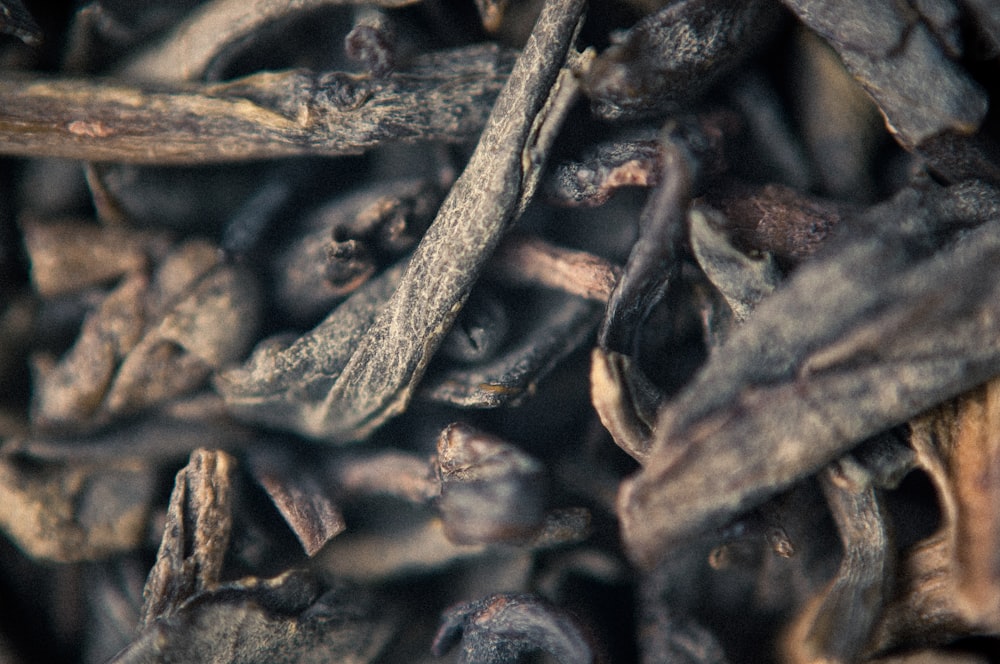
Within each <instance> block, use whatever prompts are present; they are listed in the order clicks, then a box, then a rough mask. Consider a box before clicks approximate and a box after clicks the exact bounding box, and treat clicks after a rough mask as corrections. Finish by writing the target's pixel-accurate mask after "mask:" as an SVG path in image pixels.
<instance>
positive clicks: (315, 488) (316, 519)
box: [250, 450, 347, 557]
mask: <svg viewBox="0 0 1000 664" xmlns="http://www.w3.org/2000/svg"><path fill="white" fill-rule="evenodd" d="M294 462H295V459H294V458H292V457H290V456H289V455H286V454H282V453H280V452H277V451H273V450H269V451H267V452H258V453H255V454H251V456H250V471H251V472H252V473H253V475H254V477H255V478H256V479H257V481H258V482H259V483H260V485H261V486H262V487H264V490H265V491H267V495H268V496H270V497H271V500H272V501H273V502H274V505H275V507H277V508H278V511H279V512H281V516H283V517H284V519H285V521H286V522H287V523H288V525H289V526H291V528H292V531H293V532H294V533H295V536H296V537H298V538H299V542H301V543H302V548H303V549H304V550H305V552H306V555H308V556H310V557H312V556H314V555H316V553H317V552H318V551H319V550H320V549H322V548H323V545H324V544H326V543H327V542H329V541H330V540H331V539H333V538H334V537H336V536H337V535H339V534H340V533H342V532H343V531H344V529H345V528H346V527H347V524H345V523H344V516H343V515H342V514H341V513H340V510H339V509H337V506H336V505H334V503H333V501H331V500H330V498H329V497H328V496H327V494H326V492H325V491H324V489H323V487H322V484H321V482H320V480H319V478H318V477H317V476H316V475H315V474H314V473H313V472H311V471H310V469H309V468H307V467H304V464H295V463H294Z"/></svg>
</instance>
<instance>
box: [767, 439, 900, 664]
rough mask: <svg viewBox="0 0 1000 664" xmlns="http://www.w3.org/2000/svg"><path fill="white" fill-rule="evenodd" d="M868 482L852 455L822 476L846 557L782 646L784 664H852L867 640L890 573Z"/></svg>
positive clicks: (888, 546)
mask: <svg viewBox="0 0 1000 664" xmlns="http://www.w3.org/2000/svg"><path fill="white" fill-rule="evenodd" d="M872 479H873V478H872V476H871V475H870V473H868V471H867V470H866V469H865V468H864V467H863V466H861V465H860V464H859V463H858V462H857V461H855V460H854V459H852V458H851V457H850V456H846V457H843V458H841V459H839V460H837V461H835V462H833V463H832V464H830V465H829V466H827V467H826V468H825V469H824V470H823V472H822V473H821V475H820V480H821V482H822V485H823V491H824V493H825V494H826V498H827V502H828V503H829V505H830V509H831V512H832V513H833V518H834V521H835V522H836V524H837V529H838V531H839V532H840V538H841V543H842V544H843V548H844V554H843V558H842V559H841V562H840V569H839V570H838V571H837V574H836V576H835V577H834V578H833V580H832V581H830V583H829V585H828V586H827V587H826V588H825V589H824V590H823V591H822V592H821V593H820V594H819V595H817V596H816V597H815V598H813V600H812V601H810V602H809V604H808V605H807V606H806V607H805V609H803V610H802V612H801V613H800V614H799V616H798V617H797V618H796V619H795V621H794V622H793V624H792V626H791V628H790V631H789V633H788V635H787V637H786V643H785V654H786V660H787V661H788V662H803V663H806V662H845V663H846V662H856V661H859V658H860V657H861V654H862V652H864V651H865V647H866V644H867V643H868V641H869V639H870V638H871V635H872V630H873V628H874V626H875V624H876V621H877V620H878V618H879V617H880V616H881V613H882V609H883V604H884V603H885V602H886V600H887V599H888V597H889V592H890V582H891V580H892V576H893V568H894V560H893V555H892V543H891V539H890V536H889V533H888V530H887V525H886V522H885V517H884V515H883V510H882V507H881V504H880V502H881V501H880V499H879V496H878V495H877V494H876V492H875V489H874V487H873V485H872Z"/></svg>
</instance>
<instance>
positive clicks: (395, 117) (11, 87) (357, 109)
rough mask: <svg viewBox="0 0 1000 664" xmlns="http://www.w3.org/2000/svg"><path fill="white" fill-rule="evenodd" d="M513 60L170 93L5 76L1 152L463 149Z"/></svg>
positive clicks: (257, 77) (476, 59)
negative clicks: (428, 145)
mask: <svg viewBox="0 0 1000 664" xmlns="http://www.w3.org/2000/svg"><path fill="white" fill-rule="evenodd" d="M511 64H512V54H511V53H510V52H508V51H503V50H501V49H499V48H497V47H496V46H491V45H486V46H481V45H480V46H471V47H467V48H464V49H458V50H455V51H446V52H440V53H432V54H428V55H423V56H420V57H418V58H414V60H413V61H412V62H411V63H410V66H409V67H408V68H407V69H406V70H405V71H398V72H394V73H392V74H390V75H389V76H388V77H386V78H384V79H379V80H378V81H377V82H373V81H372V80H371V79H370V77H368V76H363V75H360V76H355V75H351V74H345V73H342V72H326V73H317V72H312V71H308V70H286V71H276V72H259V73H256V74H251V75H249V76H246V77H244V78H241V79H236V80H233V81H230V82H226V83H220V84H216V85H183V86H181V85H178V86H176V87H175V88H173V89H171V88H169V87H168V88H164V87H162V86H161V87H157V86H155V85H151V84H146V85H139V84H126V83H121V82H117V81H102V82H95V81H90V80H77V79H70V78H28V77H26V76H25V75H17V74H5V75H4V76H3V77H2V78H0V101H2V103H0V153H3V154H8V155H21V156H31V157H42V156H48V157H61V158H66V159H83V160H91V161H115V162H129V163H142V164H157V165H167V164H205V163H218V162H225V161H248V160H257V159H268V158H277V157H291V156H296V155H326V156H337V155H348V154H360V153H362V152H364V151H366V150H369V149H371V148H373V147H376V146H378V145H382V144H384V143H387V142H399V141H402V142H416V141H427V140H441V141H446V142H449V143H461V142H465V141H468V140H470V139H472V138H474V137H475V136H476V135H478V134H479V132H480V130H481V129H482V128H483V124H484V123H485V121H486V118H487V114H488V112H489V104H490V103H492V101H493V99H494V97H495V95H496V94H497V93H498V92H499V91H500V88H501V87H502V86H503V85H504V82H505V81H506V79H507V77H508V75H509V74H510V72H511ZM53 98H58V99H60V100H62V101H61V103H53V101H52V100H53ZM81 118H85V119H81Z"/></svg>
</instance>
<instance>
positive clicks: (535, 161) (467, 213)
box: [220, 0, 583, 443]
mask: <svg viewBox="0 0 1000 664" xmlns="http://www.w3.org/2000/svg"><path fill="white" fill-rule="evenodd" d="M582 12H583V3H582V1H581V0H552V2H549V3H547V4H546V5H545V7H544V9H543V10H542V13H541V15H540V16H539V19H538V22H537V23H536V27H535V29H534V31H533V33H532V36H531V38H530V39H529V41H528V44H527V45H526V47H525V49H524V51H523V52H522V56H521V57H520V58H519V59H518V61H517V64H516V65H515V67H514V69H513V71H512V73H511V76H510V79H509V80H508V83H507V85H506V86H505V87H504V89H503V91H502V92H501V94H500V95H499V97H498V99H497V102H496V104H495V106H494V110H493V112H492V114H491V115H490V119H489V121H488V122H487V124H486V127H485V129H484V130H483V133H482V136H481V137H480V141H479V144H478V146H477V148H476V151H475V152H474V154H473V156H472V157H471V159H470V161H469V163H468V164H467V166H466V169H465V171H464V172H463V174H462V176H461V177H460V178H459V179H458V180H457V181H456V182H455V185H454V186H453V187H452V188H451V191H450V192H449V194H448V196H447V198H445V201H444V203H442V205H441V209H440V210H439V211H438V214H437V217H436V218H435V221H434V223H433V224H432V225H431V227H430V228H429V229H428V231H427V233H426V234H425V235H424V237H423V239H422V240H421V242H420V244H419V245H418V247H417V249H416V250H415V252H414V254H413V256H412V257H411V258H410V260H409V262H408V263H407V265H406V268H405V273H404V274H403V275H402V276H401V277H399V280H398V282H396V284H397V285H396V287H395V291H394V292H392V295H391V297H389V298H388V302H386V303H385V306H384V307H382V308H380V309H377V310H374V311H373V310H372V309H373V308H368V310H367V313H366V315H365V316H364V317H359V320H358V323H360V324H361V325H364V327H362V328H360V329H359V328H357V327H354V326H353V325H352V326H351V329H350V330H345V331H344V332H343V333H346V334H347V335H350V336H352V337H353V338H354V342H353V343H352V344H350V345H348V346H344V347H337V348H335V349H331V350H335V352H334V353H332V354H331V353H329V352H328V353H324V354H323V357H322V359H321V362H322V364H323V365H324V367H323V370H322V373H321V374H320V375H319V376H317V378H318V380H316V381H315V382H314V383H313V384H309V383H308V382H304V381H302V380H301V379H299V378H295V379H293V380H294V382H295V383H296V384H297V389H296V393H297V395H298V396H299V400H296V398H295V395H289V394H287V393H285V392H284V391H283V390H275V389H274V388H275V385H274V384H273V383H274V382H277V381H274V380H273V379H274V377H273V376H267V375H266V374H265V376H263V378H264V379H265V381H268V382H267V383H265V384H260V385H249V384H246V385H238V384H237V383H238V382H241V379H240V378H238V377H237V375H236V374H233V373H230V375H229V377H227V376H223V379H222V380H221V381H220V389H221V390H222V391H223V392H224V393H226V397H227V401H228V402H229V403H230V404H231V405H232V407H233V410H234V412H238V413H239V414H240V416H242V417H248V418H251V419H254V420H257V421H264V420H266V421H268V422H269V423H270V424H272V425H274V426H279V427H283V428H290V429H293V430H295V431H297V432H299V433H301V434H303V435H306V436H309V437H311V438H316V439H322V440H327V441H331V442H340V443H343V442H348V441H357V440H361V439H364V438H365V437H367V436H368V435H370V434H371V433H372V432H373V431H374V430H375V429H376V428H377V427H379V426H381V425H382V424H383V423H384V422H385V421H387V420H388V419H389V418H391V417H393V416H395V415H398V414H399V413H400V412H402V411H403V410H404V409H405V408H406V406H407V404H408V403H409V401H410V399H411V398H412V396H413V393H414V390H415V389H416V387H417V384H418V383H419V381H420V379H421V378H422V377H423V375H424V372H425V371H426V369H427V365H428V364H429V362H430V360H431V357H432V356H433V354H434V351H436V350H437V348H438V346H439V345H440V343H441V340H442V339H443V338H444V336H445V335H446V334H447V332H448V330H449V328H450V327H451V325H452V323H453V322H454V321H455V318H456V316H457V315H458V313H459V311H460V310H461V308H462V306H463V305H464V304H465V301H466V299H467V297H468V295H469V292H470V290H471V288H472V286H473V284H474V283H475V281H476V279H477V278H478V276H479V274H480V272H481V271H482V269H483V267H484V265H485V263H486V261H487V260H488V258H489V256H490V255H491V254H492V252H493V250H494V249H495V248H496V245H497V244H498V242H499V241H500V238H501V237H502V235H503V234H504V233H505V232H506V231H507V229H508V227H509V225H510V224H511V223H512V221H513V220H514V219H515V218H516V217H518V216H519V215H520V214H521V212H522V211H523V209H524V207H526V206H527V204H528V202H529V201H530V200H531V198H532V195H533V194H534V191H535V189H536V188H537V185H538V180H539V178H540V177H541V173H542V170H543V166H544V162H545V159H546V158H547V156H548V149H549V145H550V144H551V141H552V140H554V137H555V131H556V129H557V128H558V126H559V125H560V124H561V122H562V118H563V117H564V116H565V113H566V112H568V109H569V106H570V105H571V102H572V100H573V98H574V96H575V92H576V85H575V82H574V81H573V79H572V76H571V75H570V73H569V70H568V69H564V68H563V65H564V63H565V61H566V59H567V57H569V55H570V52H571V51H572V48H571V45H572V42H573V39H574V37H575V34H576V29H577V25H578V23H579V18H580V16H581V15H582ZM511 109H516V110H511ZM375 281H378V280H375ZM369 283H371V282H369ZM428 283H434V284H435V288H433V289H428V288H427V284H428ZM362 290H364V289H362ZM355 295H357V293H356V294H355ZM353 299H354V298H350V299H348V301H347V303H345V305H341V307H339V308H338V309H337V311H335V312H334V316H335V317H336V315H337V312H338V311H340V310H341V309H343V308H344V306H346V305H347V304H349V303H350V302H351V301H352V300H353ZM379 301H380V302H381V301H382V300H381V299H380V300H379ZM362 318H363V320H362ZM369 321H370V322H369ZM321 325H322V324H321ZM314 332H315V331H314ZM314 340H318V339H317V338H316V337H314ZM272 356H275V357H276V356H277V353H274V352H273V349H272ZM256 359H257V356H255V358H254V359H252V360H251V364H253V363H255V360H256ZM330 365H333V366H330ZM327 367H329V369H327ZM304 368H307V370H308V371H314V370H315V367H308V366H306V367H304ZM330 369H332V370H333V371H336V373H333V371H331V370H330ZM244 375H246V374H245V373H244ZM233 379H235V380H233ZM278 380H281V379H278ZM282 382H284V381H282ZM233 388H235V389H233ZM290 396H291V398H290Z"/></svg>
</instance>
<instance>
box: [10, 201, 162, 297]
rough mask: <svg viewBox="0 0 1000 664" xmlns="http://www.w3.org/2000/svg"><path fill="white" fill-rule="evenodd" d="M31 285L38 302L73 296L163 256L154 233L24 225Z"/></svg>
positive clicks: (60, 223)
mask: <svg viewBox="0 0 1000 664" xmlns="http://www.w3.org/2000/svg"><path fill="white" fill-rule="evenodd" d="M21 227H22V229H23V232H24V243H25V247H26V249H27V250H28V256H29V258H30V259H31V282H32V285H33V286H34V288H35V290H36V291H37V292H38V294H39V295H41V296H42V297H54V296H57V295H63V294H66V293H73V292H79V291H82V290H86V289H87V288H89V287H91V286H99V285H104V284H107V283H110V282H112V281H114V280H115V279H117V278H119V277H121V276H122V275H125V274H128V273H130V272H140V271H142V270H144V269H146V267H147V265H148V263H149V258H150V255H153V256H158V255H162V254H163V253H165V250H166V246H167V245H166V242H167V238H166V237H165V236H163V235H162V234H158V233H147V232H141V231H132V230H129V229H125V228H115V227H107V226H98V225H96V224H88V223H83V222H77V221H57V222H43V221H41V220H31V219H27V220H24V221H23V222H22V224H21Z"/></svg>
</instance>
